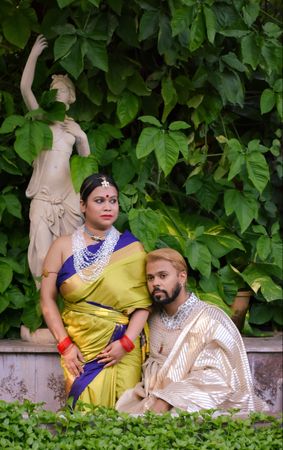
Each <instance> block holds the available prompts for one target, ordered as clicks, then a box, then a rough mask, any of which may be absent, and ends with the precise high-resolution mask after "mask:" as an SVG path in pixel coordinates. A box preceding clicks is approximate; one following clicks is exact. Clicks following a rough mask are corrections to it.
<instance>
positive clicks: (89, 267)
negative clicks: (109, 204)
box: [72, 225, 120, 281]
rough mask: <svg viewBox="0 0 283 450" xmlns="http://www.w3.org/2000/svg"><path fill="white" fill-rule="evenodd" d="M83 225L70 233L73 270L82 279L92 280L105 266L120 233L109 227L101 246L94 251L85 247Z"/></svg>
mask: <svg viewBox="0 0 283 450" xmlns="http://www.w3.org/2000/svg"><path fill="white" fill-rule="evenodd" d="M84 231H85V227H84V225H83V226H82V227H80V228H78V229H77V230H76V231H75V232H74V233H73V235H72V250H73V257H74V267H75V271H76V272H77V274H78V275H79V277H80V278H81V279H82V280H84V281H94V280H96V279H97V278H98V277H99V275H100V274H101V273H102V272H103V270H104V268H105V266H107V264H108V262H109V260H110V257H111V255H112V253H113V251H114V248H115V246H116V244H117V242H118V240H119V237H120V233H119V231H118V230H116V228H115V227H113V226H112V227H111V228H110V230H109V231H108V232H107V233H106V237H105V240H104V242H103V243H102V245H101V247H100V248H99V249H98V250H97V252H96V253H92V252H90V251H89V250H88V248H87V243H86V241H85V238H84V234H83V233H84Z"/></svg>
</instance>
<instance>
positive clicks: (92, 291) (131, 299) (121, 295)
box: [41, 174, 150, 407]
mask: <svg viewBox="0 0 283 450" xmlns="http://www.w3.org/2000/svg"><path fill="white" fill-rule="evenodd" d="M80 194H81V211H82V213H83V214H84V216H85V223H84V225H83V226H82V227H80V228H78V230H76V231H75V232H74V233H73V235H71V236H62V237H60V238H58V239H57V240H56V241H55V242H54V243H53V244H52V246H51V248H50V250H49V252H48V254H47V257H46V260H45V262H44V271H43V279H42V283H41V307H42V312H43V316H44V318H45V321H46V323H47V325H48V327H49V329H50V331H51V332H52V333H53V335H54V337H55V339H56V340H57V342H58V345H57V347H58V350H59V352H60V353H61V354H62V366H63V368H64V372H65V379H66V382H67V384H66V385H67V391H70V396H71V397H73V398H74V404H75V402H76V401H77V400H78V399H80V400H82V401H83V402H86V403H92V404H96V405H103V406H108V407H114V405H115V403H116V400H117V399H118V398H119V397H120V395H121V394H122V393H123V392H124V391H125V390H126V389H128V388H129V387H133V386H135V384H136V383H137V382H138V381H139V380H140V375H141V363H142V349H141V343H140V341H141V339H140V338H139V335H140V334H141V332H142V330H143V328H144V326H145V323H146V320H147V317H148V308H149V306H150V300H149V296H148V292H147V288H146V283H145V252H144V250H143V247H142V245H141V244H140V243H139V242H138V241H137V239H136V238H135V237H134V236H133V235H132V234H131V233H130V232H129V231H126V232H124V233H123V234H120V233H119V232H118V231H117V230H116V228H115V227H113V223H114V222H115V220H116V219H117V217H118V213H119V205H118V188H117V186H116V184H115V183H114V181H113V180H112V179H111V178H110V177H107V176H104V175H100V174H94V175H91V176H90V177H88V178H86V179H85V181H84V182H83V184H82V187H81V190H80ZM58 290H59V291H60V293H61V295H62V296H63V298H64V310H63V313H62V318H61V316H60V313H59V310H58V307H57V305H56V297H57V292H58Z"/></svg>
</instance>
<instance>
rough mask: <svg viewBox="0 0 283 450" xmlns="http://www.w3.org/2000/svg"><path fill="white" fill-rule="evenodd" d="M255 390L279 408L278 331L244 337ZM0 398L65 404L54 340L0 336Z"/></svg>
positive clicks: (51, 407) (273, 407) (50, 405)
mask: <svg viewBox="0 0 283 450" xmlns="http://www.w3.org/2000/svg"><path fill="white" fill-rule="evenodd" d="M244 343H245V346H246V350H247V354H248V359H249V363H250V368H251V373H252V377H253V381H254V386H255V392H256V394H257V395H258V396H259V397H261V398H262V399H263V400H265V401H266V402H267V403H268V404H269V406H270V411H272V412H276V411H281V410H282V380H283V374H282V335H278V336H274V337H271V338H244ZM0 399H2V400H5V401H8V402H11V401H15V400H19V401H23V400H24V399H29V400H31V401H33V402H36V403H40V402H44V403H45V408H46V409H49V410H53V411H57V410H58V409H60V408H61V407H62V406H64V404H65V400H66V397H65V388H64V379H63V375H62V369H61V366H60V358H59V355H58V352H57V349H56V345H55V344H45V345H36V344H34V343H32V342H24V341H21V340H0Z"/></svg>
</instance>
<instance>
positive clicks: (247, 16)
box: [243, 2, 260, 27]
mask: <svg viewBox="0 0 283 450" xmlns="http://www.w3.org/2000/svg"><path fill="white" fill-rule="evenodd" d="M259 11H260V4H259V2H251V3H248V4H247V5H246V6H243V18H244V22H245V23H246V24H247V25H248V27H251V25H252V24H253V23H254V21H255V20H256V19H257V17H258V15H259Z"/></svg>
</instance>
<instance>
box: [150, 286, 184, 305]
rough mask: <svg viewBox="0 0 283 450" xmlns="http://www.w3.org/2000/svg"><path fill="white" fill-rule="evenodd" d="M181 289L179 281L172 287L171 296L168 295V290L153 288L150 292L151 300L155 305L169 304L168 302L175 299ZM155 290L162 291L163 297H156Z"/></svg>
mask: <svg viewBox="0 0 283 450" xmlns="http://www.w3.org/2000/svg"><path fill="white" fill-rule="evenodd" d="M181 290H182V285H181V283H177V284H176V286H175V288H174V289H173V292H172V295H171V296H169V295H168V292H167V291H165V290H164V289H158V288H156V289H154V290H153V291H152V293H151V294H150V296H151V299H152V301H153V302H154V303H155V304H157V305H160V306H162V305H169V304H170V303H173V302H174V301H175V300H176V298H177V297H178V295H179V294H180V292H181ZM157 292H163V294H165V297H163V298H159V297H156V295H155V294H156V293H157Z"/></svg>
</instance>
